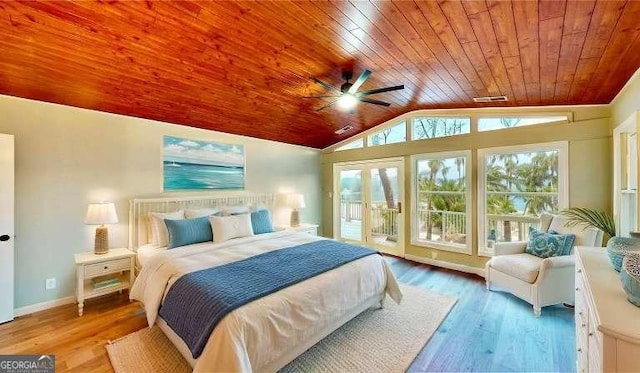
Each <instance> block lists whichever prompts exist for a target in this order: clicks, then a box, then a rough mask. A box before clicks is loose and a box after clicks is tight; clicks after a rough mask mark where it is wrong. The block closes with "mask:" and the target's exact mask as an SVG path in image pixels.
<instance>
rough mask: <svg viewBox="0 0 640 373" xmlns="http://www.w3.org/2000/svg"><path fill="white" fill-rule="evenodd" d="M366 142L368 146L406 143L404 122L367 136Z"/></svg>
mask: <svg viewBox="0 0 640 373" xmlns="http://www.w3.org/2000/svg"><path fill="white" fill-rule="evenodd" d="M368 141H369V143H368V145H369V146H377V145H386V144H395V143H398V142H405V141H407V125H406V121H404V120H403V121H402V122H399V123H396V124H394V125H392V126H389V127H387V128H385V129H383V130H382V131H380V132H376V133H374V134H372V135H369V139H368Z"/></svg>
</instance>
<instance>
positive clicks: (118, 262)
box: [84, 258, 131, 277]
mask: <svg viewBox="0 0 640 373" xmlns="http://www.w3.org/2000/svg"><path fill="white" fill-rule="evenodd" d="M130 268H131V259H129V258H123V259H115V260H109V261H105V262H100V263H94V264H87V265H85V266H84V276H85V277H94V276H100V275H106V274H108V273H114V272H120V271H126V270H129V269H130Z"/></svg>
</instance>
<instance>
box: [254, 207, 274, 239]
mask: <svg viewBox="0 0 640 373" xmlns="http://www.w3.org/2000/svg"><path fill="white" fill-rule="evenodd" d="M251 226H252V227H253V234H262V233H271V232H275V230H274V229H273V223H272V222H271V213H270V212H269V210H258V211H254V212H252V213H251Z"/></svg>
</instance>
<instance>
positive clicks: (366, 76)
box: [348, 70, 371, 94]
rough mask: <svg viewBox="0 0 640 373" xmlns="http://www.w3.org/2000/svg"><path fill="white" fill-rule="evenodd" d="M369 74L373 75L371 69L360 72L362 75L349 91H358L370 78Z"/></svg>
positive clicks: (352, 92)
mask: <svg viewBox="0 0 640 373" xmlns="http://www.w3.org/2000/svg"><path fill="white" fill-rule="evenodd" d="M369 75H371V71H369V70H364V71H363V72H362V74H360V76H359V77H358V80H356V81H355V82H354V83H353V85H352V86H351V88H349V91H348V92H349V93H351V94H354V93H356V91H357V90H358V88H360V86H361V85H362V84H363V83H364V82H365V81H366V80H367V79H369Z"/></svg>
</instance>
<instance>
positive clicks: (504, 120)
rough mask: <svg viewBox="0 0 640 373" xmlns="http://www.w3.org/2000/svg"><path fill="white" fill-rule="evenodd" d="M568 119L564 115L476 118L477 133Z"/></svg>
mask: <svg viewBox="0 0 640 373" xmlns="http://www.w3.org/2000/svg"><path fill="white" fill-rule="evenodd" d="M568 120H569V117H568V116H566V115H553V116H543V117H487V118H478V131H493V130H501V129H505V128H513V127H523V126H530V125H532V124H543V123H553V122H566V121H568Z"/></svg>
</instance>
